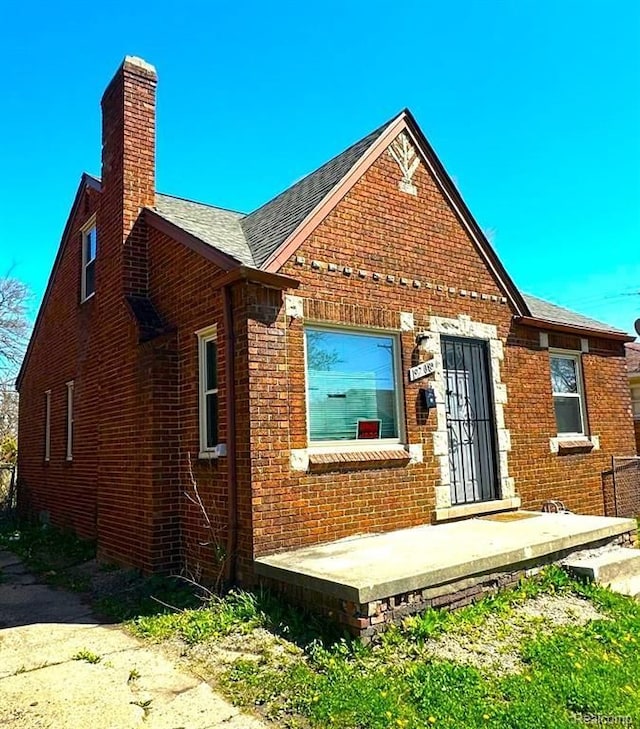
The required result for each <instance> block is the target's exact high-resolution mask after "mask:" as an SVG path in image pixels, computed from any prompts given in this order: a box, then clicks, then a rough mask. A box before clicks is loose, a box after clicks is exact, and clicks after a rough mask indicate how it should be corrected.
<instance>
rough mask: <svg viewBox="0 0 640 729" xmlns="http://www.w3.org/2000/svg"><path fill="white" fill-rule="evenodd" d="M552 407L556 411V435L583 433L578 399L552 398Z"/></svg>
mask: <svg viewBox="0 0 640 729" xmlns="http://www.w3.org/2000/svg"><path fill="white" fill-rule="evenodd" d="M553 407H554V409H555V411H556V424H557V426H558V433H582V432H583V431H582V415H581V414H580V399H579V398H577V397H562V396H557V397H554V398H553Z"/></svg>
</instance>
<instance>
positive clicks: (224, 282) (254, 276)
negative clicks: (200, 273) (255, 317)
mask: <svg viewBox="0 0 640 729" xmlns="http://www.w3.org/2000/svg"><path fill="white" fill-rule="evenodd" d="M236 281H248V282H249V283H257V284H260V285H261V286H266V287H267V288H272V289H280V290H286V289H297V288H298V287H299V286H300V281H298V280H297V279H295V278H291V276H283V275H282V274H280V273H270V272H268V271H263V270H262V269H259V268H252V267H251V266H238V267H237V268H234V269H233V270H232V271H229V273H227V275H226V276H224V277H223V278H222V279H221V280H220V281H218V282H217V285H218V286H220V287H222V286H228V285H229V284H232V283H235V282H236Z"/></svg>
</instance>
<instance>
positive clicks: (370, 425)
mask: <svg viewBox="0 0 640 729" xmlns="http://www.w3.org/2000/svg"><path fill="white" fill-rule="evenodd" d="M379 437H380V420H358V440H360V439H362V440H371V439H373V440H375V439H378V438H379Z"/></svg>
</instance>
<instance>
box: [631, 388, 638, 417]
mask: <svg viewBox="0 0 640 729" xmlns="http://www.w3.org/2000/svg"><path fill="white" fill-rule="evenodd" d="M631 412H632V414H633V419H634V420H640V380H638V381H637V382H635V381H634V382H631Z"/></svg>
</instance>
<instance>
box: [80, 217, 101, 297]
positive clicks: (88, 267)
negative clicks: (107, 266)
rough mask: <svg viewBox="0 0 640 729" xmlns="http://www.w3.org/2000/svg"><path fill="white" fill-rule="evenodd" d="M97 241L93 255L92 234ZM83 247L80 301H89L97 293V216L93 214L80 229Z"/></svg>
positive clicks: (95, 241)
mask: <svg viewBox="0 0 640 729" xmlns="http://www.w3.org/2000/svg"><path fill="white" fill-rule="evenodd" d="M92 234H93V240H94V243H95V250H94V252H93V255H92V253H91V236H92ZM80 240H81V247H82V274H81V277H80V303H81V304H83V303H84V302H85V301H88V300H89V299H90V298H92V297H93V296H94V295H95V293H96V284H95V263H96V258H97V254H98V245H97V229H96V216H95V215H92V216H91V217H90V218H89V220H88V221H87V222H86V223H85V224H84V225H83V226H82V228H81V231H80Z"/></svg>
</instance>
